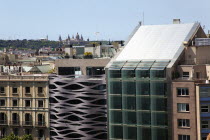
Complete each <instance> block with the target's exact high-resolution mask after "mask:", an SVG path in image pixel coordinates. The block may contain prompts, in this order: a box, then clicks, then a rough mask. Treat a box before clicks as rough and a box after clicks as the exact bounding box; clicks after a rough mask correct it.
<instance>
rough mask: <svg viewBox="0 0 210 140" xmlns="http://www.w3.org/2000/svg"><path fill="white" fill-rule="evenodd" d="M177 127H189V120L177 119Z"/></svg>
mask: <svg viewBox="0 0 210 140" xmlns="http://www.w3.org/2000/svg"><path fill="white" fill-rule="evenodd" d="M178 127H190V120H189V119H178Z"/></svg>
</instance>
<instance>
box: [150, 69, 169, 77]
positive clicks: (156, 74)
mask: <svg viewBox="0 0 210 140" xmlns="http://www.w3.org/2000/svg"><path fill="white" fill-rule="evenodd" d="M165 77H166V76H165V70H152V69H151V70H150V78H151V79H159V78H165Z"/></svg>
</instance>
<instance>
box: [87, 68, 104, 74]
mask: <svg viewBox="0 0 210 140" xmlns="http://www.w3.org/2000/svg"><path fill="white" fill-rule="evenodd" d="M86 73H87V75H102V74H105V70H104V67H87V68H86Z"/></svg>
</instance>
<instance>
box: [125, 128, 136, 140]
mask: <svg viewBox="0 0 210 140" xmlns="http://www.w3.org/2000/svg"><path fill="white" fill-rule="evenodd" d="M136 138H137V128H136V127H129V126H124V128H123V139H128V140H136Z"/></svg>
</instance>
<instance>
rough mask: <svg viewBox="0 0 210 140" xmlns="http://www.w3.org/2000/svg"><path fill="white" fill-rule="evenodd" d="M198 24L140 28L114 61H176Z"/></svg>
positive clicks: (145, 26)
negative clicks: (184, 43)
mask: <svg viewBox="0 0 210 140" xmlns="http://www.w3.org/2000/svg"><path fill="white" fill-rule="evenodd" d="M199 26H200V25H199V23H189V24H170V25H144V26H140V27H139V28H138V29H137V30H136V32H135V34H134V35H133V37H132V38H131V39H130V40H129V42H128V44H127V45H126V47H125V48H124V49H123V50H122V52H121V53H120V54H119V56H118V57H117V58H116V61H126V60H142V59H155V60H160V59H166V60H176V59H177V58H178V57H179V55H180V54H181V52H182V51H183V49H184V47H183V42H185V41H186V42H188V41H189V40H190V38H191V37H192V36H193V34H194V33H195V32H196V29H197V28H198V27H199Z"/></svg>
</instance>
